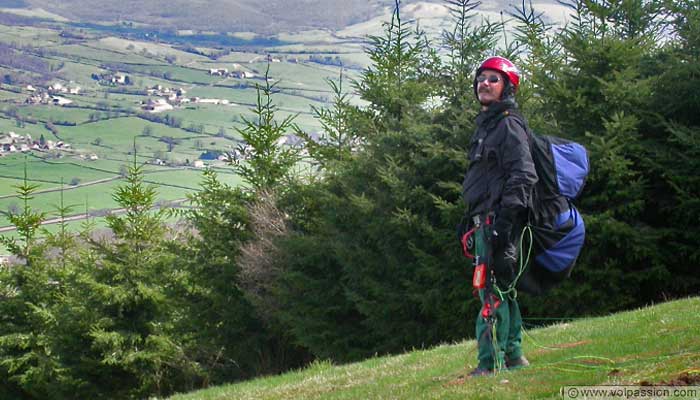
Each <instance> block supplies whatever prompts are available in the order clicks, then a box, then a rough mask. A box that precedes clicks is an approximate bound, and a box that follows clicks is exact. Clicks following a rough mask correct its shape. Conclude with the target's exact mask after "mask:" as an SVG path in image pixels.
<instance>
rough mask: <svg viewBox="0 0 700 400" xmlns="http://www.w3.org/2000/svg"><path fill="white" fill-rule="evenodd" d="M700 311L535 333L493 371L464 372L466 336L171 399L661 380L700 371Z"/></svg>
mask: <svg viewBox="0 0 700 400" xmlns="http://www.w3.org/2000/svg"><path fill="white" fill-rule="evenodd" d="M698 314H700V298H697V297H696V298H690V299H684V300H679V301H674V302H668V303H663V304H659V305H657V306H653V307H648V308H644V309H640V310H635V311H630V312H624V313H619V314H615V315H611V316H607V317H599V318H590V319H581V320H577V321H575V322H567V323H562V324H557V325H553V326H550V327H547V328H541V329H534V330H529V331H527V332H526V335H525V339H524V350H525V353H526V355H527V357H528V358H529V360H530V362H531V363H532V364H531V366H530V367H527V368H523V369H520V370H516V371H504V372H500V373H498V374H497V375H495V376H490V377H480V378H468V377H465V376H466V374H467V373H468V372H469V371H470V370H471V369H473V368H474V367H475V359H476V349H475V343H474V341H473V340H468V341H464V342H461V343H457V344H449V345H443V346H439V347H436V348H433V349H430V350H418V351H413V352H409V353H406V354H402V355H398V356H388V357H377V358H373V359H369V360H366V361H363V362H359V363H355V364H348V365H340V366H334V365H332V364H331V363H329V362H316V363H314V364H312V365H310V366H309V367H308V368H306V369H304V370H300V371H296V372H291V373H287V374H284V375H280V376H273V377H268V378H260V379H256V380H251V381H247V382H243V383H239V384H233V385H227V386H220V387H214V388H210V389H206V390H202V391H198V392H193V393H189V394H181V395H176V396H173V397H171V400H225V399H238V400H243V399H251V400H252V399H255V400H261V399H460V400H461V399H533V398H552V399H556V398H561V396H560V395H559V390H560V388H561V387H563V386H570V385H600V384H610V385H622V384H638V383H640V382H642V381H646V382H651V383H660V382H664V381H669V380H671V379H674V378H676V377H677V376H678V375H679V374H681V373H683V372H688V373H691V374H700V370H699V368H700V325H699V324H698V323H697V315H698ZM696 376H697V375H696Z"/></svg>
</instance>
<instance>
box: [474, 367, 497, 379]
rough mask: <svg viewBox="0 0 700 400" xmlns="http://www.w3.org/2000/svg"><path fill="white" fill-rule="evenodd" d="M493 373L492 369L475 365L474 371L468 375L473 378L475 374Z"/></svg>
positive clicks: (487, 374) (486, 374) (485, 374)
mask: <svg viewBox="0 0 700 400" xmlns="http://www.w3.org/2000/svg"><path fill="white" fill-rule="evenodd" d="M489 375H493V370H492V369H488V368H483V367H477V368H476V369H475V370H474V371H472V372H470V373H469V377H472V378H475V377H477V376H489Z"/></svg>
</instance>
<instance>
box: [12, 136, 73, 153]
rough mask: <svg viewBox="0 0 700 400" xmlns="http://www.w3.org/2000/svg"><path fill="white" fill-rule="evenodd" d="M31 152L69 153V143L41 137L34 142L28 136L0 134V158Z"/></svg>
mask: <svg viewBox="0 0 700 400" xmlns="http://www.w3.org/2000/svg"><path fill="white" fill-rule="evenodd" d="M31 150H38V151H51V150H63V151H71V150H72V149H71V145H70V144H69V143H64V142H62V141H60V140H59V141H57V142H54V141H52V140H44V138H43V136H42V137H41V138H40V139H38V140H34V139H32V136H31V135H30V134H26V135H24V136H22V135H18V134H16V133H15V132H8V133H0V157H2V156H4V155H5V154H9V153H19V152H28V151H31Z"/></svg>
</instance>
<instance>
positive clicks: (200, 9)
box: [12, 0, 393, 33]
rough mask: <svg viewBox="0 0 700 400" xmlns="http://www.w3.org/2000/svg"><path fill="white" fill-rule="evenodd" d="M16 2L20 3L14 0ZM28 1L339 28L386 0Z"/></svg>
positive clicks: (276, 27)
mask: <svg viewBox="0 0 700 400" xmlns="http://www.w3.org/2000/svg"><path fill="white" fill-rule="evenodd" d="M12 3H18V2H17V1H14V2H12ZM25 4H27V5H30V6H31V7H34V8H41V9H44V10H47V11H49V12H52V13H55V14H58V15H61V16H63V17H67V18H69V19H72V20H80V21H91V22H94V21H105V22H114V21H134V22H140V23H147V24H149V25H156V26H167V27H174V28H178V29H202V30H208V31H231V32H240V31H253V32H259V33H272V32H280V31H288V30H293V31H295V30H303V29H308V28H327V29H339V28H341V27H344V26H347V25H350V24H354V23H357V22H361V21H364V20H367V19H370V18H371V17H373V16H375V15H377V14H378V13H380V12H381V9H382V8H383V7H384V6H387V5H390V4H393V2H390V1H387V0H370V1H367V0H342V1H341V0H267V1H262V2H261V1H254V0H211V1H185V0H174V1H167V2H165V1H147V2H144V1H135V0H126V1H121V2H112V1H105V0H99V1H90V2H86V1H85V0H62V1H56V0H27V1H25Z"/></svg>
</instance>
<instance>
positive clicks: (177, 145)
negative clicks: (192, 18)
mask: <svg viewBox="0 0 700 400" xmlns="http://www.w3.org/2000/svg"><path fill="white" fill-rule="evenodd" d="M18 14H19V15H24V16H26V17H27V18H29V19H28V20H27V21H28V22H27V23H26V25H22V24H15V25H10V26H5V25H2V26H0V47H2V48H3V49H5V51H7V52H10V53H12V54H14V55H15V56H16V58H17V60H15V61H13V62H6V61H3V60H0V75H2V80H1V81H0V139H2V138H8V137H9V136H10V134H11V133H12V134H14V135H15V136H14V137H17V136H20V137H21V139H22V140H25V138H27V137H30V138H31V140H32V141H39V140H40V139H41V141H42V143H47V142H51V143H52V146H55V145H56V143H58V142H63V144H64V145H65V144H67V145H68V146H69V147H68V148H65V149H63V148H62V149H60V150H59V149H56V148H52V149H42V150H32V151H29V152H27V153H25V154H21V153H20V152H19V147H20V146H19V143H18V145H17V146H16V150H17V151H18V152H17V153H11V152H9V151H4V152H2V153H0V169H1V171H0V211H2V213H1V214H0V228H5V230H6V231H5V233H7V232H9V231H8V230H9V229H11V227H10V226H9V220H8V218H7V212H16V211H17V210H18V207H20V206H21V204H19V200H18V199H17V197H16V196H15V191H16V188H15V186H16V185H18V184H21V183H22V180H23V179H24V170H25V167H26V170H27V180H28V182H29V183H31V184H33V185H36V187H37V190H38V192H37V193H36V194H35V196H34V198H33V199H32V200H31V201H30V205H31V206H32V207H34V208H36V209H39V210H42V211H45V212H46V213H47V215H49V216H51V215H53V213H54V212H55V210H54V208H55V206H56V205H57V204H58V202H59V200H60V193H61V191H60V187H61V182H63V198H64V202H65V203H66V204H76V205H79V208H80V210H79V211H77V210H76V213H85V212H86V207H87V212H88V213H94V214H100V213H103V212H104V210H109V209H111V208H114V207H115V203H114V200H113V199H112V193H113V191H114V189H115V187H117V186H118V185H119V184H120V183H121V182H123V180H122V176H123V173H124V171H125V170H126V168H127V167H126V166H127V165H129V164H130V163H132V162H133V160H134V150H135V152H136V160H137V162H139V163H142V164H146V167H145V170H146V172H147V179H148V181H149V183H151V184H154V185H156V187H157V188H158V191H159V201H164V202H167V201H173V200H179V199H183V198H185V197H186V196H187V195H188V194H191V193H193V192H194V191H196V190H198V187H199V183H200V180H201V170H199V169H195V168H193V164H194V162H195V161H196V160H198V159H199V158H200V157H201V156H202V155H203V154H204V153H206V152H209V151H213V152H215V154H216V153H221V152H226V151H232V150H233V149H235V148H236V147H237V146H238V145H240V139H239V138H240V135H239V133H238V130H239V129H242V128H243V127H244V119H247V120H253V119H254V114H253V113H252V110H251V108H252V107H254V106H255V103H256V101H257V96H258V94H257V89H256V88H257V87H258V86H261V85H264V84H265V79H264V77H265V74H266V72H267V74H268V76H269V79H270V82H271V83H272V84H273V85H274V90H273V102H274V103H275V105H276V106H277V110H278V111H277V118H279V119H282V118H286V117H288V116H295V120H294V122H295V123H296V124H297V125H298V127H299V128H301V129H302V130H304V131H306V132H319V131H320V129H321V125H320V123H319V121H317V120H316V119H315V118H314V116H313V113H312V110H311V106H314V107H316V108H323V107H325V106H329V104H330V103H329V101H330V99H331V98H332V93H331V92H330V87H329V85H328V82H327V80H337V79H339V77H340V76H341V71H342V75H343V77H344V78H343V79H344V80H345V81H346V82H348V84H347V85H346V87H348V88H350V87H351V85H350V84H349V82H350V81H351V80H352V79H357V78H359V76H360V72H361V70H362V68H363V67H364V66H365V65H367V63H368V59H367V57H366V56H365V55H364V52H363V46H364V41H363V39H362V38H361V37H351V38H349V37H343V38H339V37H337V36H336V35H334V34H333V33H332V32H330V31H324V30H311V31H308V32H304V31H302V32H295V33H280V34H279V35H278V36H277V38H276V39H274V40H267V39H265V40H259V39H260V37H259V36H257V34H255V33H239V34H236V33H231V34H230V35H229V36H230V37H232V38H235V39H236V40H238V41H239V42H240V43H241V45H240V46H239V45H235V46H236V47H233V46H234V45H228V44H223V43H229V42H227V41H224V42H221V43H222V44H217V43H216V42H215V41H213V42H211V43H208V42H206V41H205V42H202V41H201V36H200V37H198V40H200V41H199V42H193V44H192V45H183V42H182V41H181V39H182V37H180V38H179V39H178V40H177V41H173V42H172V43H168V42H167V41H164V40H149V37H148V35H145V36H143V35H142V36H138V35H134V32H137V31H138V28H134V27H133V26H132V27H129V28H128V29H120V28H119V27H115V26H110V25H90V24H80V25H74V24H73V22H71V21H69V20H67V19H64V18H54V17H55V16H52V14H49V13H45V12H44V13H41V12H38V11H37V12H35V13H31V12H29V10H27V12H18ZM31 18H46V19H44V20H42V19H31ZM358 29H359V28H358ZM123 32H129V34H122V33H123ZM184 37H186V36H184ZM212 38H213V39H212V40H214V39H216V38H225V36H221V35H220V36H212ZM246 41H248V42H249V43H250V44H249V45H246V44H245V43H246ZM231 43H233V42H231ZM236 43H238V42H236ZM260 43H269V47H267V48H266V47H264V45H261V44H260ZM341 65H343V66H346V67H341ZM212 69H214V70H216V69H221V70H224V69H225V70H226V71H245V72H247V73H249V74H251V73H252V75H248V76H244V77H241V76H235V77H234V76H225V75H226V74H224V75H217V74H212V73H211V70H212ZM268 69H269V70H268ZM176 92H177V93H179V94H180V95H179V97H180V98H183V99H185V100H186V101H182V102H181V101H180V99H179V98H178V99H176V100H174V99H175V98H174V93H176ZM42 94H44V100H43V101H42V100H41V95H42ZM51 96H53V97H51ZM56 98H60V99H62V100H60V102H62V103H67V104H65V105H55V104H53V103H55V102H59V100H55V99H56ZM159 98H160V99H164V101H167V102H170V103H171V104H172V108H171V109H168V110H165V111H162V112H157V113H151V112H147V111H145V110H144V109H143V107H144V104H147V103H148V102H149V100H151V101H153V100H156V99H159ZM46 99H48V100H46ZM202 99H206V100H205V101H201V100H202ZM351 100H352V101H353V102H357V101H358V99H357V97H356V96H354V95H353V96H351ZM160 101H163V100H160ZM217 102H218V104H217ZM62 103H61V104H62ZM289 133H290V134H292V133H293V132H289ZM3 140H7V139H3ZM25 147H26V146H25ZM155 164H158V165H155ZM205 164H207V165H209V166H211V167H213V168H216V169H217V171H218V172H219V177H220V179H221V180H222V181H224V182H226V183H229V184H232V185H237V184H239V181H240V180H239V179H238V177H236V176H235V174H234V172H233V170H232V168H231V167H230V166H228V165H226V164H225V163H223V162H221V161H217V160H213V161H212V160H205ZM86 204H87V206H86ZM75 226H78V224H71V229H73V228H74V227H75ZM5 233H3V234H5ZM2 252H3V250H2V249H0V253H2Z"/></svg>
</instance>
